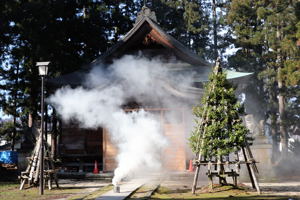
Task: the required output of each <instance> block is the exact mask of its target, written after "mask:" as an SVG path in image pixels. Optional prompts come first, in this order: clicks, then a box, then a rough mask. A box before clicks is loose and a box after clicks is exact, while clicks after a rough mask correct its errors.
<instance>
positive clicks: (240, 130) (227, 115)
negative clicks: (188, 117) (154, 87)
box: [189, 72, 248, 157]
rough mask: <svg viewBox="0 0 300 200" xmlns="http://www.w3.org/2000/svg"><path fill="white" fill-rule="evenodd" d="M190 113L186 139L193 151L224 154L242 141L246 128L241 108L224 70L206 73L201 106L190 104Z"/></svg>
mask: <svg viewBox="0 0 300 200" xmlns="http://www.w3.org/2000/svg"><path fill="white" fill-rule="evenodd" d="M193 113H194V115H195V117H196V126H195V128H194V131H193V132H192V135H191V137H190V138H189V140H190V146H191V148H192V151H193V152H195V153H199V152H201V154H202V155H204V156H205V157H212V156H220V155H227V154H229V153H231V152H233V151H236V150H238V149H240V148H241V147H242V146H243V145H244V144H245V141H246V135H247V133H248V130H247V128H246V127H245V126H244V125H243V122H242V120H241V119H240V115H241V114H243V113H244V109H243V106H242V105H241V104H240V103H239V102H238V100H237V98H236V97H235V88H234V87H233V86H232V85H231V84H230V83H229V82H228V80H227V79H226V74H225V73H222V72H219V73H217V74H215V73H212V74H211V75H210V77H209V82H208V83H207V85H206V86H205V93H204V96H203V97H202V106H196V107H194V109H193ZM199 127H202V128H199ZM199 138H200V141H199ZM198 142H199V144H201V145H200V148H198V149H197V147H198Z"/></svg>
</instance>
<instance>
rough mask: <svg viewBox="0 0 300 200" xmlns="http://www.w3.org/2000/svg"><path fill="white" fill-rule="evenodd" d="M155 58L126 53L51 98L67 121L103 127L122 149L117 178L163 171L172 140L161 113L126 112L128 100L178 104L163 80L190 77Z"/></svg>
mask: <svg viewBox="0 0 300 200" xmlns="http://www.w3.org/2000/svg"><path fill="white" fill-rule="evenodd" d="M163 65H164V63H162V62H161V61H159V60H157V59H153V60H148V59H145V58H142V57H134V56H125V57H123V58H121V59H119V60H116V61H115V62H114V63H113V64H112V65H111V66H109V67H108V70H105V71H104V70H103V67H101V66H97V67H94V68H93V69H92V70H91V72H90V73H89V74H87V75H86V81H85V83H84V86H85V87H78V88H75V89H72V88H70V87H68V86H67V87H63V88H61V89H59V90H57V91H56V92H55V94H54V95H52V96H51V97H50V98H49V99H48V101H49V102H50V103H51V104H52V105H54V106H55V108H56V109H57V111H58V112H59V114H60V115H61V117H62V119H63V120H64V121H69V120H74V119H75V120H76V121H78V123H79V125H80V127H82V128H98V127H105V128H106V129H108V131H109V133H110V136H111V139H112V141H113V142H114V143H115V144H116V146H117V148H118V156H117V158H116V159H117V163H118V167H117V169H116V170H115V177H114V179H113V183H114V184H116V183H118V182H119V181H120V180H121V179H122V178H125V177H128V176H131V175H133V174H134V173H135V172H137V171H138V169H141V168H143V169H145V170H146V169H149V170H159V169H160V167H161V159H160V156H161V152H162V150H163V149H164V148H165V147H166V145H167V144H168V142H167V140H166V138H165V136H164V135H163V133H162V130H161V124H160V123H161V122H160V116H157V115H155V114H153V113H149V112H146V111H144V110H140V111H135V112H125V111H124V110H123V109H122V106H123V105H124V104H126V103H128V101H129V100H130V99H133V100H135V101H137V102H142V103H146V104H147V103H148V104H151V105H159V106H166V105H177V106H178V104H179V103H180V102H175V101H176V100H175V98H174V97H172V96H170V95H169V94H167V92H166V91H165V89H164V87H163V86H162V85H161V84H159V80H168V81H176V83H177V85H180V84H182V85H189V84H190V80H191V77H187V76H182V75H180V76H175V77H171V76H170V74H169V73H168V71H167V70H166V67H165V66H163Z"/></svg>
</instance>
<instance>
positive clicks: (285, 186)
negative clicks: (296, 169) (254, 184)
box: [245, 181, 300, 197]
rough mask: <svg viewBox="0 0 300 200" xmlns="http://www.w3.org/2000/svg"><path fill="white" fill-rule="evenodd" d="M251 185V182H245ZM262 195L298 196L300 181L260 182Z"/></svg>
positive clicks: (299, 193)
mask: <svg viewBox="0 0 300 200" xmlns="http://www.w3.org/2000/svg"><path fill="white" fill-rule="evenodd" d="M245 185H247V186H249V187H250V186H251V183H245ZM259 185H260V187H261V190H262V194H263V195H270V194H272V195H276V196H277V195H278V196H299V197H300V181H299V182H281V183H260V184H259Z"/></svg>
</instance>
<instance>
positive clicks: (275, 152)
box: [271, 113, 279, 163]
mask: <svg viewBox="0 0 300 200" xmlns="http://www.w3.org/2000/svg"><path fill="white" fill-rule="evenodd" d="M276 122H277V116H276V113H272V114H271V135H272V158H271V162H272V163H275V162H276V160H277V159H278V152H279V147H278V135H277V124H276Z"/></svg>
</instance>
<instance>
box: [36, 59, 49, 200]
mask: <svg viewBox="0 0 300 200" xmlns="http://www.w3.org/2000/svg"><path fill="white" fill-rule="evenodd" d="M49 63H50V62H37V63H36V66H37V67H38V68H39V75H40V76H41V78H42V86H41V90H42V91H41V92H42V94H41V132H40V138H41V147H40V148H41V149H40V188H39V191H40V195H43V194H44V146H45V145H44V132H45V130H44V129H45V128H44V79H45V76H47V74H48V65H49Z"/></svg>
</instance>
